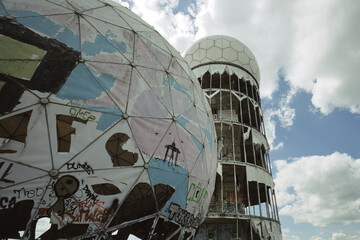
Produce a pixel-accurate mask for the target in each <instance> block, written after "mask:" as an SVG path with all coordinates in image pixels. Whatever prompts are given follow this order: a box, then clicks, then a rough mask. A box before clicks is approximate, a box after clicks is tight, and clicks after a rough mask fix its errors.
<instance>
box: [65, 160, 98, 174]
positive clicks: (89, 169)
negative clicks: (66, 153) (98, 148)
mask: <svg viewBox="0 0 360 240" xmlns="http://www.w3.org/2000/svg"><path fill="white" fill-rule="evenodd" d="M66 167H67V170H72V169H74V170H77V169H79V168H82V169H84V170H85V172H86V173H87V174H89V175H90V174H94V169H93V168H92V167H91V166H90V165H88V164H87V162H85V163H84V164H81V163H66Z"/></svg>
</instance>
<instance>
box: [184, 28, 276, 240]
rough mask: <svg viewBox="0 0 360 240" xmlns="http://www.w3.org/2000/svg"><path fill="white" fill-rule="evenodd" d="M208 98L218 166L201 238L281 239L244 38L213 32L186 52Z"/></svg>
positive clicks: (253, 68)
mask: <svg viewBox="0 0 360 240" xmlns="http://www.w3.org/2000/svg"><path fill="white" fill-rule="evenodd" d="M185 60H186V61H187V62H188V63H189V65H190V67H191V68H192V70H193V72H194V74H195V76H196V77H197V78H198V80H199V82H200V83H201V86H202V88H203V90H204V92H205V95H206V97H207V99H208V101H209V104H210V106H211V109H212V113H213V116H214V120H215V128H216V133H217V140H218V150H217V159H218V164H219V165H218V169H217V176H216V182H215V191H214V194H213V196H212V200H211V202H210V207H209V212H208V214H207V218H206V220H205V222H204V223H203V225H201V227H200V230H199V232H198V235H197V237H196V239H198V240H202V239H252V240H253V239H282V236H281V229H280V223H279V215H278V209H277V203H276V197H275V191H274V182H273V179H272V172H271V165H270V159H269V145H268V142H267V139H266V135H265V128H264V122H263V113H262V109H261V100H260V95H259V84H260V81H259V80H260V75H259V69H258V65H257V62H256V59H255V57H254V55H253V54H252V53H251V51H250V50H249V49H248V48H247V47H246V46H245V45H244V44H243V43H241V42H240V41H238V40H236V39H234V38H231V37H228V36H221V35H215V36H209V37H206V38H203V39H200V40H199V41H197V42H195V43H194V44H193V45H192V46H191V47H190V48H189V50H188V51H187V52H186V54H185Z"/></svg>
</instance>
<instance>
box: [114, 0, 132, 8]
mask: <svg viewBox="0 0 360 240" xmlns="http://www.w3.org/2000/svg"><path fill="white" fill-rule="evenodd" d="M113 1H114V2H116V3H119V4H121V5H122V6H124V7H127V8H129V3H127V2H124V1H121V0H113Z"/></svg>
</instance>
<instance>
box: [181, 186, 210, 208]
mask: <svg viewBox="0 0 360 240" xmlns="http://www.w3.org/2000/svg"><path fill="white" fill-rule="evenodd" d="M201 185H202V183H201V182H198V184H197V186H196V185H195V184H194V183H192V184H191V185H190V187H189V190H188V193H187V195H186V200H187V201H191V202H195V203H198V204H199V205H202V204H203V202H204V201H205V199H206V198H207V197H208V196H209V194H208V191H207V190H205V188H201Z"/></svg>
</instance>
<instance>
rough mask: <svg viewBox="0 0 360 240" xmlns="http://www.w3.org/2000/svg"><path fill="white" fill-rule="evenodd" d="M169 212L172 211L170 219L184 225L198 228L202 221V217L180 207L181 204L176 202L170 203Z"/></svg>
mask: <svg viewBox="0 0 360 240" xmlns="http://www.w3.org/2000/svg"><path fill="white" fill-rule="evenodd" d="M168 212H169V213H170V214H169V219H170V220H173V221H175V222H177V223H178V224H180V225H182V226H185V227H193V228H197V227H198V226H199V225H200V223H201V219H200V218H199V217H195V216H194V215H193V214H191V213H189V212H188V211H186V210H184V209H182V208H180V205H178V204H176V203H171V204H170V206H169V208H168Z"/></svg>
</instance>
